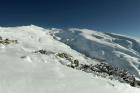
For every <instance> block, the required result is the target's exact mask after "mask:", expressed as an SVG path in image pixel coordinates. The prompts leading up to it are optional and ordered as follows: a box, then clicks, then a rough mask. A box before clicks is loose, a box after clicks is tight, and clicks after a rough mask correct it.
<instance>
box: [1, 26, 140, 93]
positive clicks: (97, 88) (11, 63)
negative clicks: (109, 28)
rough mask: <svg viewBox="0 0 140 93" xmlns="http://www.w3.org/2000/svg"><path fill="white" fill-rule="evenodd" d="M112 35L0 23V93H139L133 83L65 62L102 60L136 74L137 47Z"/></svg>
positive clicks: (82, 62) (88, 62) (90, 62)
mask: <svg viewBox="0 0 140 93" xmlns="http://www.w3.org/2000/svg"><path fill="white" fill-rule="evenodd" d="M99 38H100V39H99ZM113 39H115V37H113V36H111V35H107V34H103V33H99V32H95V31H89V30H86V29H84V30H80V29H70V30H68V31H63V30H59V29H44V28H41V27H38V26H34V25H31V26H21V27H0V93H92V92H93V93H94V92H95V93H140V89H139V88H137V87H132V86H130V85H129V84H126V83H120V82H118V81H117V80H110V79H108V78H103V77H100V76H97V75H95V74H94V73H93V74H92V73H85V72H84V71H82V70H77V69H73V68H72V67H70V66H69V63H70V61H75V59H76V62H77V61H78V62H79V64H92V65H94V64H99V63H100V62H101V61H104V60H106V61H105V62H108V63H111V64H113V65H117V66H120V67H124V68H127V69H129V71H131V72H134V73H135V74H136V75H137V76H139V74H138V70H139V67H138V66H139V61H138V60H139V54H138V52H136V50H135V49H131V47H130V49H128V48H125V47H123V46H122V45H118V44H117V43H115V42H114V41H113ZM44 50H45V51H44ZM62 54H67V55H62ZM58 55H59V56H60V57H59V56H58ZM85 55H86V56H88V57H90V58H88V57H86V56H85ZM63 56H64V57H65V58H66V59H65V58H63ZM69 57H70V58H69ZM91 58H94V59H91ZM65 64H68V66H69V67H67V66H66V65H65ZM114 90H115V91H114Z"/></svg>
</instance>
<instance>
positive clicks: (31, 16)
mask: <svg viewBox="0 0 140 93" xmlns="http://www.w3.org/2000/svg"><path fill="white" fill-rule="evenodd" d="M30 24H34V25H37V26H41V27H44V28H51V27H55V28H87V29H93V30H97V31H102V32H113V33H118V34H124V35H129V36H134V37H140V0H0V26H5V27H7V26H22V25H30Z"/></svg>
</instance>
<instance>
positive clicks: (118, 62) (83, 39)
mask: <svg viewBox="0 0 140 93" xmlns="http://www.w3.org/2000/svg"><path fill="white" fill-rule="evenodd" d="M50 33H51V35H52V36H53V37H54V38H55V39H57V40H60V41H61V42H63V43H65V44H67V45H69V46H70V47H71V48H72V49H75V50H77V51H78V52H80V53H82V54H85V55H86V56H88V57H90V58H93V59H98V60H103V61H105V62H107V63H109V64H112V65H113V66H117V67H119V68H124V69H126V70H128V71H129V72H130V73H132V74H135V75H136V77H139V78H140V73H139V72H140V43H139V42H138V41H136V40H135V39H131V38H128V37H125V36H121V35H116V34H111V33H101V32H96V31H92V30H88V29H68V30H57V29H55V30H53V31H50Z"/></svg>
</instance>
